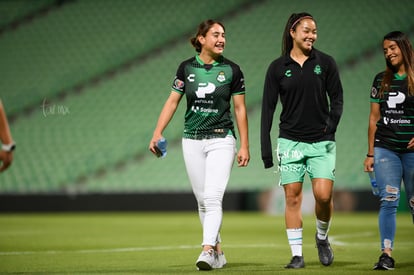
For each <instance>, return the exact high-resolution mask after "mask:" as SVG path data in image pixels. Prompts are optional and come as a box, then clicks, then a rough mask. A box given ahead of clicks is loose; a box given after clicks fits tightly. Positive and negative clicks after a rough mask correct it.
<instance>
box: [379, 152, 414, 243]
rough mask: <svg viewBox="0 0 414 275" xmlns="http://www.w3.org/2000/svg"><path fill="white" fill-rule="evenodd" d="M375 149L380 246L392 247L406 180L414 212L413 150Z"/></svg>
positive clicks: (409, 202) (407, 192)
mask: <svg viewBox="0 0 414 275" xmlns="http://www.w3.org/2000/svg"><path fill="white" fill-rule="evenodd" d="M374 150H375V153H374V171H375V177H376V179H377V184H378V188H379V191H380V194H379V197H380V200H381V205H380V210H379V216H378V224H379V230H380V237H381V250H384V248H390V249H393V247H394V237H395V231H396V215H397V207H398V204H399V201H400V189H401V181H402V182H404V188H405V192H406V194H407V202H408V205H409V207H410V209H411V213H412V214H413V215H414V194H413V189H414V152H413V153H397V152H394V151H391V150H388V149H385V148H380V147H375V148H374ZM402 203H406V202H402Z"/></svg>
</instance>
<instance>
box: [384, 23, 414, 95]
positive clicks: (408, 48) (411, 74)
mask: <svg viewBox="0 0 414 275" xmlns="http://www.w3.org/2000/svg"><path fill="white" fill-rule="evenodd" d="M385 40H390V41H395V42H396V43H397V46H398V47H399V48H400V50H401V54H402V57H403V63H404V68H405V73H406V74H407V80H408V94H409V95H411V96H414V53H413V47H412V45H411V42H410V40H409V39H408V37H407V35H406V34H404V33H403V32H400V31H393V32H390V33H388V34H386V35H385V36H384V39H383V40H382V42H383V43H384V41H385ZM385 60H386V64H387V68H386V69H385V74H384V78H383V79H382V82H381V88H380V91H379V95H380V97H382V96H383V95H384V92H385V91H388V90H389V89H390V86H391V81H392V79H393V77H394V74H395V73H396V72H397V68H395V67H394V66H392V64H391V63H390V62H389V61H388V60H387V59H385Z"/></svg>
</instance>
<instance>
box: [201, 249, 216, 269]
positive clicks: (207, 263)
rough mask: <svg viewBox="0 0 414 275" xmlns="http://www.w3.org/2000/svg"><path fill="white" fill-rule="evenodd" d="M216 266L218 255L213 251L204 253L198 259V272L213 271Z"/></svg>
mask: <svg viewBox="0 0 414 275" xmlns="http://www.w3.org/2000/svg"><path fill="white" fill-rule="evenodd" d="M215 265H217V264H216V253H215V251H214V250H213V249H209V250H208V251H202V252H201V254H200V256H199V257H198V259H197V262H196V266H197V267H198V270H211V269H212V268H214V266H215Z"/></svg>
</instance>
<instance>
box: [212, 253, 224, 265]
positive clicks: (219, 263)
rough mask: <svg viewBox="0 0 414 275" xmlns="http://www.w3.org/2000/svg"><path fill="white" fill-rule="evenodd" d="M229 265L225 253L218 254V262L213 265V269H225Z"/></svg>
mask: <svg viewBox="0 0 414 275" xmlns="http://www.w3.org/2000/svg"><path fill="white" fill-rule="evenodd" d="M226 264H227V260H226V257H225V256H224V252H222V253H221V254H217V253H216V261H215V264H214V265H213V268H223V267H224V266H225V265H226Z"/></svg>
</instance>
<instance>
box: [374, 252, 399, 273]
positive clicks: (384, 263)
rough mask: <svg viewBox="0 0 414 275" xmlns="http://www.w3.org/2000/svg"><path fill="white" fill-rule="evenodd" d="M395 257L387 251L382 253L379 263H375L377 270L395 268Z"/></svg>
mask: <svg viewBox="0 0 414 275" xmlns="http://www.w3.org/2000/svg"><path fill="white" fill-rule="evenodd" d="M394 263H395V262H394V259H393V258H392V257H390V256H388V254H387V253H382V254H381V256H380V257H379V261H378V263H376V264H375V265H374V269H377V270H394Z"/></svg>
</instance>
